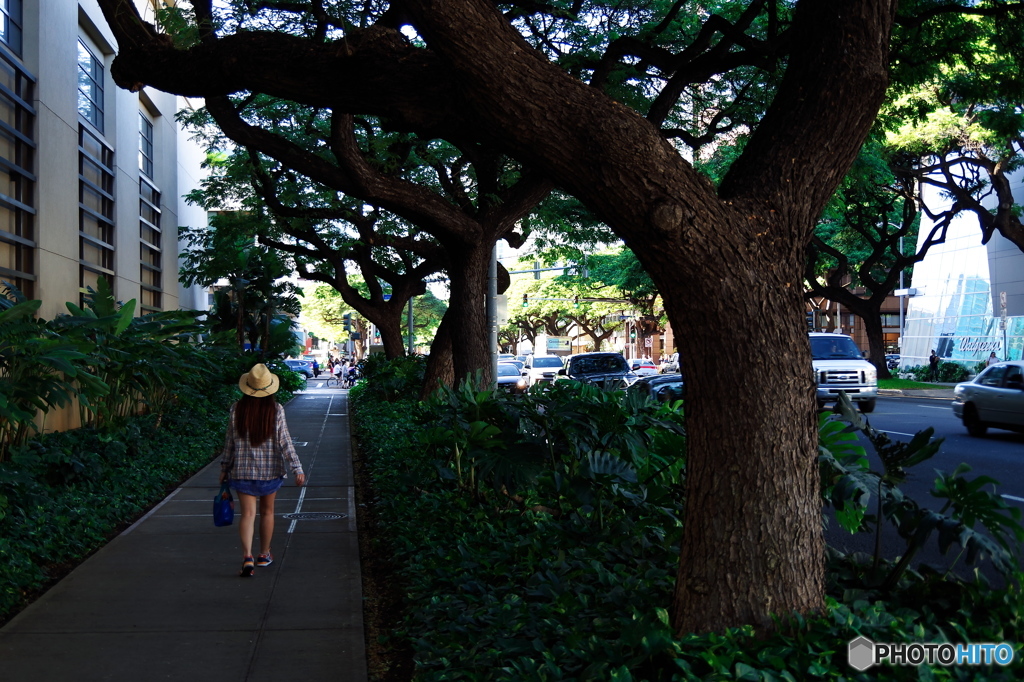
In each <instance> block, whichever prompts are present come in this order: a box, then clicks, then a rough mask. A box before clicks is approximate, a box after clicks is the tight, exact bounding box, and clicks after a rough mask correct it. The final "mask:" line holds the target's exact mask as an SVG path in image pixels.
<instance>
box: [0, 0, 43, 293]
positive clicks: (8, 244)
mask: <svg viewBox="0 0 1024 682" xmlns="http://www.w3.org/2000/svg"><path fill="white" fill-rule="evenodd" d="M2 1H3V0H0V2H2ZM8 6H9V5H8ZM34 89H35V79H34V78H33V77H32V76H31V75H30V74H29V73H28V72H26V71H24V70H23V69H22V68H21V66H20V65H19V64H18V63H17V61H16V60H15V59H14V58H13V57H11V56H9V55H8V53H7V52H6V51H4V50H3V49H0V280H4V281H7V282H10V283H11V284H13V285H14V286H16V287H17V288H18V289H20V290H21V292H22V293H23V294H25V296H26V297H28V298H35V297H36V290H35V282H36V274H35V272H36V271H35V260H36V235H35V217H36V210H35V184H36V182H35V181H36V177H35V154H36V145H35V140H34V137H33V136H34V134H35V115H36V112H35V109H34V108H33V106H32V104H31V102H32V101H33V99H34V97H35V94H34Z"/></svg>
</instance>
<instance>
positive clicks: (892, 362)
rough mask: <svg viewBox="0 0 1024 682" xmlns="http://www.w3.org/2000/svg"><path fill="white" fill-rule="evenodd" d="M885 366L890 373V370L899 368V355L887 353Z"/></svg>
mask: <svg viewBox="0 0 1024 682" xmlns="http://www.w3.org/2000/svg"><path fill="white" fill-rule="evenodd" d="M885 366H886V367H888V368H889V371H892V370H894V369H896V368H897V367H899V366H900V354H899V353H889V354H888V355H886V356H885Z"/></svg>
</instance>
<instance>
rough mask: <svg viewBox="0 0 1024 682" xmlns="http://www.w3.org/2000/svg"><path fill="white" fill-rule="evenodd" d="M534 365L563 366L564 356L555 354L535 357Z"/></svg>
mask: <svg viewBox="0 0 1024 682" xmlns="http://www.w3.org/2000/svg"><path fill="white" fill-rule="evenodd" d="M533 366H534V367H561V366H562V358H560V357H557V356H555V355H547V356H544V357H540V358H534V359H533Z"/></svg>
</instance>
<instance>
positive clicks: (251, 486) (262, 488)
mask: <svg viewBox="0 0 1024 682" xmlns="http://www.w3.org/2000/svg"><path fill="white" fill-rule="evenodd" d="M282 483H284V476H278V477H277V478H272V479H270V480H269V481H253V480H250V479H247V478H232V479H231V481H230V482H229V485H230V486H231V487H232V488H233V489H234V490H235V491H236V492H240V493H245V494H246V495H253V496H255V497H263V496H264V495H269V494H271V493H276V492H277V489H278V488H280V487H281V484H282Z"/></svg>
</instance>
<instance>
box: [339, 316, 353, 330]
mask: <svg viewBox="0 0 1024 682" xmlns="http://www.w3.org/2000/svg"><path fill="white" fill-rule="evenodd" d="M341 319H342V320H344V323H343V324H344V327H345V331H347V332H350V331H352V313H345V314H344V315H342V316H341Z"/></svg>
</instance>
